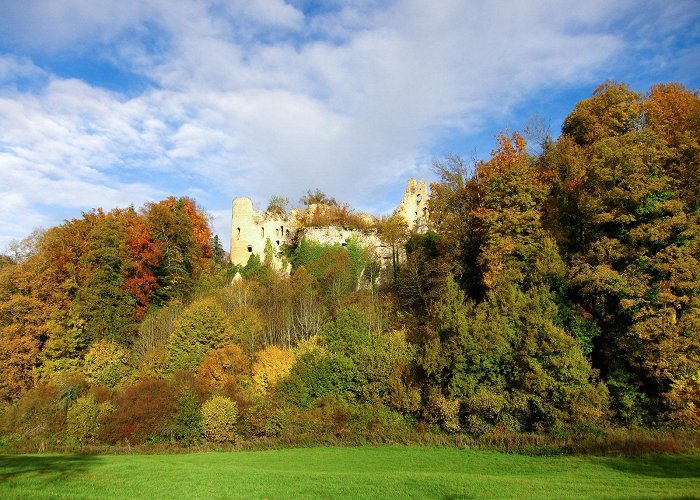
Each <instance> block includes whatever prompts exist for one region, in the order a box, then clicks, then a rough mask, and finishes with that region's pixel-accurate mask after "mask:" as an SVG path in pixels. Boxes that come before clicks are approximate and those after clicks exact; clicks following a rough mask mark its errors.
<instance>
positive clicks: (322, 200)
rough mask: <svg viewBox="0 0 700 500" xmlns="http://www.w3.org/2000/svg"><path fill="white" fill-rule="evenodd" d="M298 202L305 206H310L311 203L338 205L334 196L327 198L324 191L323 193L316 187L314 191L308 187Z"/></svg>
mask: <svg viewBox="0 0 700 500" xmlns="http://www.w3.org/2000/svg"><path fill="white" fill-rule="evenodd" d="M299 202H300V203H301V204H302V205H304V206H305V207H310V206H311V205H328V206H337V205H338V202H337V201H335V198H329V197H328V196H326V193H324V192H323V191H321V190H320V189H318V188H317V189H316V190H315V191H312V190H310V189H309V190H308V191H307V192H306V194H305V195H304V196H302V197H301V199H300V200H299Z"/></svg>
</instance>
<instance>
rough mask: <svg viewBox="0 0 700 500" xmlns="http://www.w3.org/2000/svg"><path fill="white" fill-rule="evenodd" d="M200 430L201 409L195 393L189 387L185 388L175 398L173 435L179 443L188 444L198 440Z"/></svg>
mask: <svg viewBox="0 0 700 500" xmlns="http://www.w3.org/2000/svg"><path fill="white" fill-rule="evenodd" d="M202 431H203V426H202V411H201V408H200V406H199V401H197V395H196V394H195V393H194V391H192V390H191V389H185V390H184V391H182V393H181V394H180V397H179V398H178V400H177V412H176V414H175V425H174V427H173V436H174V437H175V439H176V440H177V441H178V442H179V443H180V444H183V445H185V446H189V445H192V444H195V443H197V442H199V440H200V439H201V438H202Z"/></svg>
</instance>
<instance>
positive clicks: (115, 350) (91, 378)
mask: <svg viewBox="0 0 700 500" xmlns="http://www.w3.org/2000/svg"><path fill="white" fill-rule="evenodd" d="M126 355H127V354H126V351H125V350H124V349H122V348H121V347H119V346H118V345H117V344H116V343H115V342H110V341H108V340H98V341H97V342H95V343H94V344H93V345H92V346H91V347H90V349H89V350H88V352H87V353H86V354H85V366H84V368H83V373H84V374H85V378H86V379H87V380H88V382H90V383H92V384H100V385H106V386H109V387H114V386H115V385H117V383H118V382H119V381H120V380H121V379H122V378H123V377H124V376H125V375H126V370H127V366H126Z"/></svg>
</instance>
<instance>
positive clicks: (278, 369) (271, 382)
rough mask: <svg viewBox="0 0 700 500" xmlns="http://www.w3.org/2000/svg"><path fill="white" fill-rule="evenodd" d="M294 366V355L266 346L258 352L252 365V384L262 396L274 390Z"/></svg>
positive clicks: (284, 350) (285, 350)
mask: <svg viewBox="0 0 700 500" xmlns="http://www.w3.org/2000/svg"><path fill="white" fill-rule="evenodd" d="M293 365H294V353H293V352H292V351H290V350H288V349H280V348H279V347H277V346H267V347H266V348H265V349H263V350H262V351H259V352H258V353H257V355H256V356H255V363H253V383H254V384H255V388H256V389H257V390H258V391H259V392H260V393H262V394H265V393H267V392H268V391H270V390H272V389H274V388H275V387H276V386H277V384H279V382H280V381H281V380H283V379H284V378H286V377H287V376H288V375H289V372H290V371H291V370H292V366H293Z"/></svg>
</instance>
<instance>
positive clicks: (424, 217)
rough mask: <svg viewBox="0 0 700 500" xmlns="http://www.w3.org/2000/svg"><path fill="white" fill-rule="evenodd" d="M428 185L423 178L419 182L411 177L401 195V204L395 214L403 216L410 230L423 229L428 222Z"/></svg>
mask: <svg viewBox="0 0 700 500" xmlns="http://www.w3.org/2000/svg"><path fill="white" fill-rule="evenodd" d="M429 199H430V195H429V193H428V186H427V185H426V184H425V180H424V179H421V180H420V182H416V180H415V179H414V178H413V177H411V178H410V179H409V180H408V185H407V186H406V192H405V194H404V195H403V200H402V201H401V205H399V208H397V209H396V214H397V215H401V216H403V218H404V219H406V223H407V224H408V229H410V230H413V229H415V230H418V231H420V230H423V229H426V228H427V224H428V200H429Z"/></svg>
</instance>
